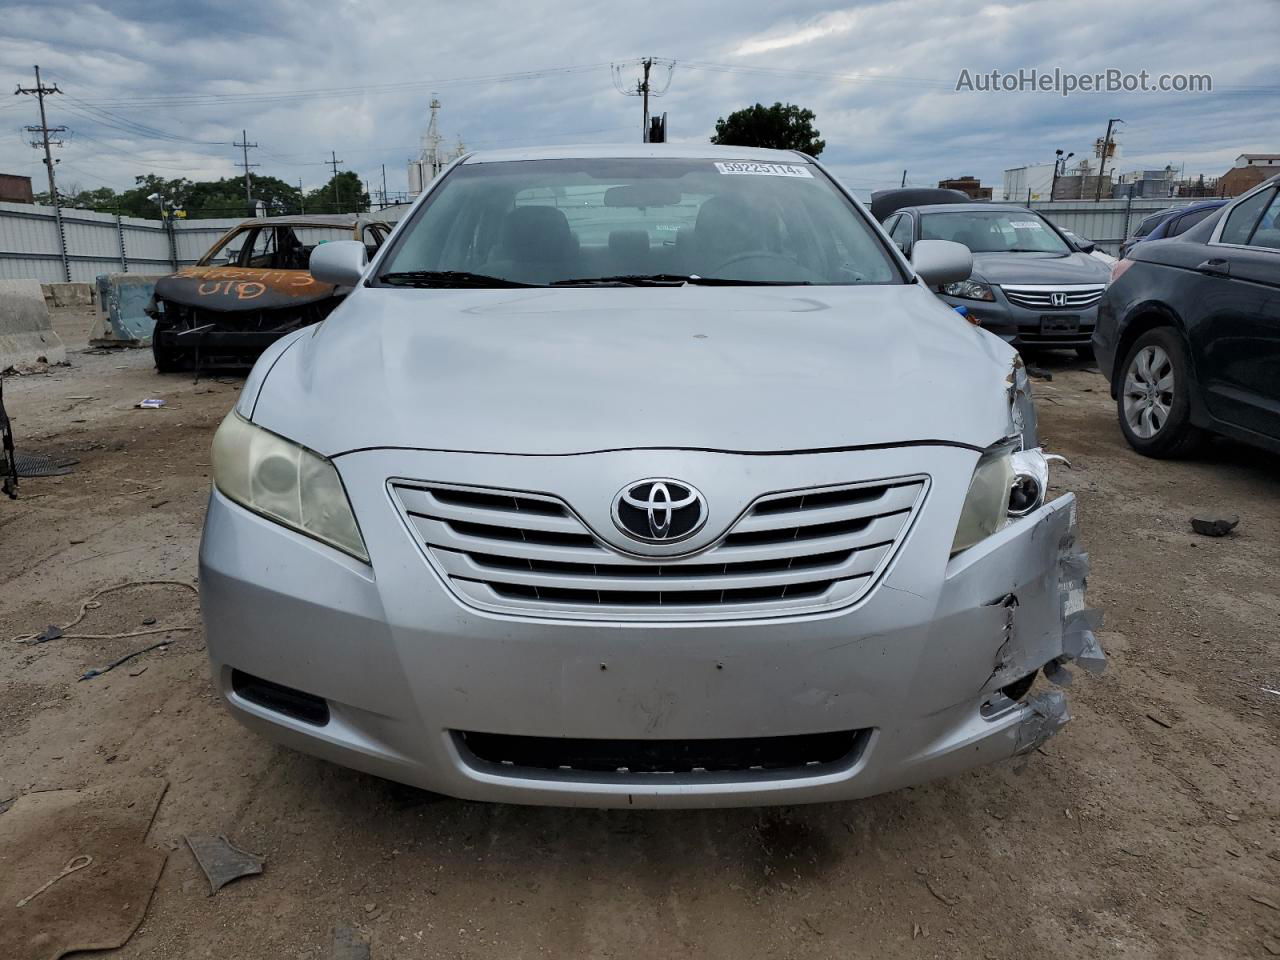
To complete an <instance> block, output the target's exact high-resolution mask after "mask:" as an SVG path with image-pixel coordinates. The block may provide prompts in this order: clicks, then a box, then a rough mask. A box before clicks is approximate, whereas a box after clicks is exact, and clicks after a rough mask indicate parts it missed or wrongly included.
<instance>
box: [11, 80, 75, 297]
mask: <svg viewBox="0 0 1280 960" xmlns="http://www.w3.org/2000/svg"><path fill="white" fill-rule="evenodd" d="M35 70H36V85H35V86H34V87H18V89H17V90H15V91H14V94H15V95H16V94H19V93H22V94H26V95H27V96H31V95H33V94H34V95H35V98H36V99H37V100H38V101H39V102H40V126H38V127H27V128H26V130H27V132H28V133H38V134H40V140H39V141H36V140H32V141H31V146H33V147H39V146H41V144H43V145H44V165H45V168H46V169H47V170H48V171H49V200H50V202H52V203H53V219H54V222H55V223H57V225H58V248H59V250H61V252H62V276H63V279H64V280H66V282H67V283H70V282H71V261H70V260H68V259H67V235H66V233H64V232H63V229H62V201H61V200H59V199H58V181H57V178H56V177H54V175H53V153H52V152H51V151H50V149H49V147H50V145H51V143H52V145H53V146H58V147H60V146H62V141H61V140H54V141H50V140H49V134H51V133H66V132H67V128H66V127H51V126H49V121H48V120H47V119H46V118H45V112H44V98H45V96H46V95H52V94H55V93H61V92H62V91H61V90H59V89H58V85H57V84H56V83H55V84H54V85H53V86H52V87H46V86H44V84H42V83H41V82H40V65H39V64H36V68H35Z"/></svg>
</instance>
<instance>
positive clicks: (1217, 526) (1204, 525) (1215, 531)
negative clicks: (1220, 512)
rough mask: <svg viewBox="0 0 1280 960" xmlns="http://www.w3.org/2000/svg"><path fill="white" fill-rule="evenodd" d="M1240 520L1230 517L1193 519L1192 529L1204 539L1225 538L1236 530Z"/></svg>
mask: <svg viewBox="0 0 1280 960" xmlns="http://www.w3.org/2000/svg"><path fill="white" fill-rule="evenodd" d="M1239 523H1240V518H1239V517H1237V516H1234V515H1232V516H1230V517H1192V518H1191V529H1192V530H1194V531H1195V532H1196V533H1198V534H1200V535H1201V536H1203V537H1225V536H1226V535H1227V534H1228V533H1230V532H1231V531H1232V530H1234V529H1235V528H1236V526H1237V524H1239Z"/></svg>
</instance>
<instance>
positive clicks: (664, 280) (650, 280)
mask: <svg viewBox="0 0 1280 960" xmlns="http://www.w3.org/2000/svg"><path fill="white" fill-rule="evenodd" d="M696 282H697V281H696V280H695V279H694V278H692V277H689V276H686V275H684V274H680V273H623V274H618V275H617V276H614V277H579V278H577V279H575V280H553V281H552V282H551V283H550V284H548V286H552V287H590V286H596V285H600V286H610V287H615V286H616V287H644V286H655V287H678V286H680V284H682V283H696Z"/></svg>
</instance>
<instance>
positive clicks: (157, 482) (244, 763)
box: [0, 308, 1280, 960]
mask: <svg viewBox="0 0 1280 960" xmlns="http://www.w3.org/2000/svg"><path fill="white" fill-rule="evenodd" d="M83 314H84V309H83V308H81V310H80V311H75V310H71V311H60V312H59V316H58V323H59V325H60V327H61V328H62V329H63V331H64V333H65V334H66V335H67V336H68V339H70V340H71V341H72V343H71V346H73V347H74V346H75V345H76V343H75V340H76V338H77V337H79V338H80V345H81V346H82V347H83V331H82V328H83V326H84V324H83ZM1043 363H1044V365H1045V366H1046V367H1047V368H1048V369H1049V370H1050V371H1051V372H1052V373H1053V380H1052V382H1038V383H1037V385H1036V388H1037V394H1038V398H1039V404H1040V410H1041V425H1042V433H1043V435H1044V436H1045V438H1046V441H1047V445H1048V446H1049V447H1050V448H1051V449H1052V450H1054V451H1056V452H1060V453H1063V454H1065V455H1066V456H1067V457H1069V458H1070V459H1071V461H1072V463H1073V465H1074V467H1073V469H1072V470H1070V471H1067V470H1058V471H1057V473H1056V478H1055V480H1056V485H1057V486H1059V487H1060V488H1062V489H1068V488H1070V489H1074V490H1076V491H1077V492H1078V494H1079V496H1080V515H1081V523H1082V527H1083V541H1084V543H1085V544H1086V546H1087V548H1088V549H1089V551H1090V553H1091V555H1092V558H1093V574H1092V577H1091V583H1090V588H1091V600H1092V603H1093V605H1095V606H1099V607H1101V608H1102V609H1103V610H1104V611H1105V616H1106V624H1105V628H1104V629H1103V631H1102V632H1101V634H1100V636H1101V639H1102V642H1103V645H1104V646H1105V648H1106V650H1107V652H1108V654H1109V655H1110V664H1109V668H1108V671H1107V672H1106V673H1105V674H1104V675H1103V676H1101V677H1088V676H1083V675H1080V676H1078V677H1077V681H1076V683H1075V685H1074V686H1073V687H1072V689H1071V690H1070V691H1069V695H1070V697H1071V703H1072V707H1073V713H1074V716H1075V720H1074V722H1073V723H1071V724H1070V725H1069V726H1068V727H1067V729H1066V730H1065V731H1064V732H1063V733H1062V734H1061V735H1060V736H1058V737H1057V738H1056V739H1054V740H1052V741H1050V743H1049V744H1048V745H1047V746H1046V747H1045V748H1044V749H1043V750H1042V751H1041V752H1038V753H1035V754H1033V755H1032V756H1031V757H1030V760H1029V762H1028V763H1027V764H1026V765H1025V769H1022V770H1021V771H1020V772H1019V771H1016V770H1015V769H1014V768H1013V766H1012V765H1003V766H997V767H993V768H988V769H984V770H981V771H978V772H975V773H971V774H968V775H965V776H962V777H957V778H955V779H951V780H944V781H940V782H936V783H932V784H929V785H927V786H924V787H920V788H917V789H912V790H906V791H902V792H899V793H894V794H891V795H888V796H881V797H877V798H875V799H871V800H866V801H860V802H854V803H845V804H835V805H825V806H801V807H782V808H773V809H761V810H733V811H727V812H726V811H698V812H630V811H591V810H556V809H541V808H523V807H513V806H495V805H484V804H474V803H464V802H460V801H454V800H447V799H440V798H435V797H432V796H429V795H424V794H421V793H418V792H416V791H413V790H409V789H407V788H403V787H400V786H397V785H395V784H391V783H387V782H383V781H380V780H377V779H374V778H372V777H368V776H364V775H361V774H357V773H353V772H350V771H347V770H344V769H340V768H338V767H334V766H330V765H328V764H325V763H322V762H320V761H318V760H313V759H311V758H309V757H305V756H301V755H299V754H296V753H292V752H289V751H286V750H283V749H280V748H277V747H273V746H271V745H268V744H267V743H265V742H263V741H261V740H259V739H257V738H255V737H254V736H252V735H251V734H249V733H247V732H246V731H244V730H243V729H241V728H240V727H239V726H238V725H237V724H236V723H235V722H234V721H232V720H231V719H230V718H229V717H228V716H227V715H226V714H225V713H224V711H223V709H222V708H221V706H220V705H219V703H218V701H217V699H216V698H215V696H214V694H213V690H212V687H211V685H210V683H209V680H208V677H207V672H206V664H205V657H204V652H203V646H202V636H201V633H200V631H199V629H198V622H199V621H198V615H197V609H196V603H195V600H194V597H193V596H191V595H190V593H189V592H188V591H184V590H181V589H178V588H173V587H146V588H134V589H130V590H126V591H122V592H119V593H116V594H112V595H108V596H107V597H104V598H103V604H102V606H101V608H100V609H96V610H92V611H90V613H89V615H88V616H87V618H86V620H85V622H84V623H83V624H82V625H81V628H82V629H83V630H85V631H86V632H91V633H112V632H116V631H127V630H138V629H145V627H143V626H142V624H143V623H144V621H145V620H146V619H148V618H152V617H154V618H156V620H157V621H158V623H159V625H161V626H169V625H174V626H192V625H196V626H197V629H195V630H191V631H185V632H174V633H172V634H170V636H172V638H173V643H172V645H171V646H170V647H168V648H167V652H160V651H155V652H151V653H147V654H144V655H143V656H141V657H138V658H137V659H135V660H133V661H131V662H129V663H128V664H126V665H125V666H123V667H120V668H119V669H117V670H115V671H113V672H111V673H109V674H106V675H104V676H100V677H97V678H95V679H92V680H89V681H85V682H77V677H79V676H80V675H81V674H82V673H83V672H85V671H86V670H87V669H90V668H94V667H101V666H103V665H105V664H107V663H109V662H110V661H112V660H113V659H115V658H116V657H118V656H121V655H123V654H124V653H127V652H129V651H130V650H131V649H134V648H137V647H140V646H143V645H145V643H147V642H151V641H154V640H155V639H158V638H157V637H139V638H134V639H129V640H103V641H82V640H57V641H51V642H49V643H45V644H42V645H39V646H24V645H19V644H16V643H12V642H10V641H9V638H10V637H12V636H14V635H16V634H22V633H30V632H34V631H38V630H40V629H42V628H43V627H44V626H45V625H47V624H50V623H59V624H61V623H65V622H66V621H67V620H69V619H71V618H72V617H73V616H74V615H75V614H76V613H77V612H78V610H79V605H80V602H81V601H82V600H83V599H84V598H85V597H87V596H88V595H89V594H90V593H92V592H93V591H94V590H97V589H99V588H101V587H104V586H108V585H111V584H117V583H121V582H124V581H129V580H140V579H178V580H182V581H186V582H194V581H195V577H196V551H197V545H198V541H199V536H200V525H201V520H202V516H203V513H204V504H205V498H206V495H207V490H208V486H209V463H208V447H209V441H210V437H211V436H212V433H213V430H214V428H215V427H216V425H217V423H218V421H219V419H220V418H221V417H222V415H223V414H224V413H225V412H226V410H227V409H228V408H229V407H230V406H231V404H232V403H233V402H234V400H235V397H236V395H237V390H238V389H239V386H240V381H239V380H236V379H220V380H205V381H202V382H200V383H198V384H193V383H192V381H191V379H190V378H189V377H173V376H169V377H161V376H159V375H157V374H156V373H154V372H153V370H152V368H151V362H150V357H149V355H148V354H147V353H145V352H142V351H134V352H128V353H111V354H106V355H95V354H92V353H85V352H79V351H76V352H73V353H72V356H71V366H70V367H62V368H55V369H54V370H52V371H51V372H49V373H48V374H45V375H40V376H30V377H22V378H15V379H12V380H10V381H9V382H8V383H7V384H6V391H5V397H6V401H7V403H8V406H9V410H10V413H11V415H12V416H13V418H14V423H15V429H16V432H17V436H18V442H19V444H20V449H22V450H25V451H27V452H31V453H43V454H52V455H59V454H61V455H67V456H74V457H78V458H79V460H80V463H79V465H78V466H77V467H76V470H75V473H74V474H72V475H70V476H67V477H63V478H59V479H44V480H39V479H32V480H26V481H24V482H23V484H22V487H21V492H22V499H20V500H18V501H16V502H10V501H7V500H6V501H0V732H2V733H3V736H2V737H0V809H2V808H3V803H2V801H5V800H7V799H9V798H11V797H14V796H20V795H22V794H25V793H27V792H29V791H42V790H49V789H55V788H67V787H79V786H84V785H88V784H94V783H98V782H100V781H102V780H106V779H110V778H113V777H119V776H141V775H147V776H161V777H164V778H166V779H167V780H168V782H169V788H168V792H167V794H166V795H165V797H164V800H163V801H162V803H161V806H160V809H159V813H158V815H157V817H156V820H155V822H154V824H153V826H152V830H151V841H152V842H153V843H154V844H155V845H157V846H161V847H163V846H166V845H167V846H169V847H170V849H172V850H173V852H172V853H170V855H169V859H168V863H167V865H166V866H165V869H164V872H163V874H162V876H161V879H160V882H159V886H158V888H157V889H156V892H155V896H154V899H153V900H152V903H151V905H150V908H149V910H148V912H147V917H146V920H145V921H144V922H143V925H142V926H141V928H140V929H139V930H138V932H137V933H136V934H135V935H134V937H133V939H132V940H131V941H130V943H129V944H128V945H127V946H126V947H124V948H123V949H122V950H120V951H118V954H115V955H118V956H121V957H128V958H174V957H181V958H204V957H209V958H213V957H217V958H228V957H234V958H264V960H265V958H271V960H277V958H295V957H296V958H323V960H327V958H329V957H331V956H333V955H334V953H333V934H332V930H333V928H334V927H335V926H354V927H357V928H358V929H359V931H360V936H362V937H363V938H365V939H367V940H368V942H369V943H370V944H371V947H372V956H373V957H374V958H375V960H384V958H392V957H395V958H409V957H414V958H417V957H450V958H452V957H467V958H504V960H507V958H523V957H542V956H550V957H601V958H604V957H734V958H742V957H771V958H793V957H794V958H803V957H815V958H817V957H822V958H826V957H833V958H834V957H839V958H859V957H865V958H887V960H894V958H906V957H910V958H929V957H947V958H1000V960H1003V958H1014V957H1054V958H1076V957H1080V958H1085V957H1102V956H1106V957H1126V958H1162V960H1164V958H1196V960H1200V958H1217V957H1223V958H1238V957H1269V956H1274V955H1278V954H1280V832H1278V824H1280V817H1278V815H1280V750H1278V749H1277V741H1278V739H1280V736H1278V735H1280V694H1277V693H1276V692H1275V691H1277V690H1280V460H1278V459H1277V458H1276V457H1273V456H1268V455H1264V454H1262V453H1259V452H1257V451H1254V450H1250V449H1247V448H1244V447H1240V446H1236V445H1234V444H1229V443H1225V442H1219V443H1215V444H1214V445H1213V446H1212V448H1211V449H1210V450H1208V451H1207V452H1206V453H1205V454H1203V455H1202V456H1201V457H1200V458H1198V459H1195V460H1192V461H1188V462H1180V463H1162V462H1156V461H1151V460H1144V459H1142V458H1140V457H1138V456H1137V455H1135V454H1134V453H1132V452H1131V451H1130V450H1129V448H1128V447H1127V446H1126V445H1125V443H1124V441H1123V440H1122V438H1121V436H1120V432H1119V429H1118V427H1117V426H1116V418H1115V410H1114V407H1113V405H1112V403H1111V400H1110V398H1109V396H1108V395H1107V392H1106V387H1105V384H1104V382H1103V380H1102V378H1101V377H1099V376H1098V375H1097V374H1096V373H1092V372H1089V371H1088V370H1087V369H1086V367H1085V365H1083V364H1081V363H1078V362H1076V361H1075V360H1074V359H1070V360H1068V358H1067V357H1066V356H1065V355H1064V356H1062V357H1059V358H1057V359H1045V360H1044V361H1043ZM147 396H158V397H163V398H164V399H165V400H166V401H167V405H166V406H165V407H164V408H163V409H159V410H140V409H135V407H134V404H136V403H137V402H138V401H139V400H141V399H142V398H144V397H147ZM84 397H90V398H92V399H80V398H84ZM1202 509H1203V510H1212V511H1216V512H1220V513H1235V514H1239V515H1240V517H1241V518H1242V519H1241V523H1240V526H1239V528H1238V530H1237V531H1236V533H1235V534H1234V535H1232V536H1229V537H1226V538H1224V539H1208V538H1204V537H1201V536H1197V535H1196V534H1194V533H1192V532H1191V530H1190V528H1189V525H1188V522H1187V521H1188V518H1189V517H1190V516H1191V515H1192V514H1193V513H1194V512H1196V511H1198V510H1202ZM162 636H163V635H161V637H162ZM0 816H4V814H3V813H0ZM197 832H204V833H226V834H227V835H228V836H229V837H231V838H232V839H233V840H234V841H235V842H236V843H237V844H238V845H239V846H241V847H243V848H245V849H247V850H251V851H254V852H255V853H258V854H261V855H263V856H265V857H266V861H267V864H266V870H265V873H264V874H263V875H262V876H259V877H250V878H247V879H244V880H241V881H238V882H236V883H234V884H232V885H231V886H228V887H226V888H225V889H223V890H222V891H221V892H220V893H219V894H217V895H216V896H213V897H209V896H207V895H206V893H207V887H206V886H205V885H204V881H203V878H202V877H201V875H200V874H199V871H198V868H197V866H196V864H195V862H194V861H193V859H192V857H191V855H190V853H189V852H188V851H187V849H186V848H185V847H183V846H181V845H180V844H181V838H182V836H183V835H184V834H186V833H197ZM113 956H114V955H113Z"/></svg>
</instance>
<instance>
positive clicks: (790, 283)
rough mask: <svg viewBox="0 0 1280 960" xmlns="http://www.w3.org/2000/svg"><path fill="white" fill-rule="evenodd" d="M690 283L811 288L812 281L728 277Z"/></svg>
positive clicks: (712, 285) (692, 278) (690, 279)
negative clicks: (736, 278) (735, 278)
mask: <svg viewBox="0 0 1280 960" xmlns="http://www.w3.org/2000/svg"><path fill="white" fill-rule="evenodd" d="M689 282H690V283H696V284H701V285H702V286H706V287H811V286H813V281H812V280H731V279H730V278H728V277H698V276H693V277H690V278H689Z"/></svg>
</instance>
